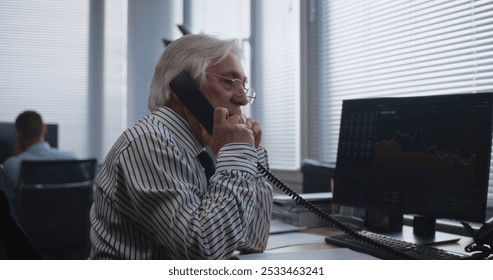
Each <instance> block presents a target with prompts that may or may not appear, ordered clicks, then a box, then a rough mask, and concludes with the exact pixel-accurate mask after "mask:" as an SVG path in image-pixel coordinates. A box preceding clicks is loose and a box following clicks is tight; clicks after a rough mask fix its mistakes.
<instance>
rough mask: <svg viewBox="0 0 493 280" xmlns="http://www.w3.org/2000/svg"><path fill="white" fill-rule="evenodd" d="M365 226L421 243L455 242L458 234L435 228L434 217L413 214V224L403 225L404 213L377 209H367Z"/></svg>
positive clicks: (371, 229) (458, 237) (457, 239)
mask: <svg viewBox="0 0 493 280" xmlns="http://www.w3.org/2000/svg"><path fill="white" fill-rule="evenodd" d="M365 213H366V214H365V227H366V228H367V229H368V230H369V231H374V232H378V233H380V234H384V235H388V236H391V237H393V238H397V239H400V240H404V241H406V242H410V243H414V244H423V245H437V244H444V243H456V242H457V241H459V240H460V236H458V235H455V234H450V233H445V232H439V231H436V230H435V225H436V219H434V218H428V217H423V216H415V217H414V220H413V226H412V227H410V226H404V225H403V224H404V215H403V214H400V213H391V212H385V211H379V210H372V209H367V210H366V212H365Z"/></svg>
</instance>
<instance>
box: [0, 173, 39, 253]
mask: <svg viewBox="0 0 493 280" xmlns="http://www.w3.org/2000/svg"><path fill="white" fill-rule="evenodd" d="M0 225H2V227H1V228H0V259H1V260H39V259H42V257H41V255H40V254H39V252H38V251H37V250H36V248H35V247H34V245H33V244H32V242H31V240H30V239H29V237H27V234H26V233H25V232H24V229H23V228H22V227H21V226H20V224H19V222H18V220H17V217H16V216H15V212H14V210H13V207H12V201H11V196H10V195H9V192H8V188H7V177H6V176H5V171H4V170H3V168H2V167H1V166H0Z"/></svg>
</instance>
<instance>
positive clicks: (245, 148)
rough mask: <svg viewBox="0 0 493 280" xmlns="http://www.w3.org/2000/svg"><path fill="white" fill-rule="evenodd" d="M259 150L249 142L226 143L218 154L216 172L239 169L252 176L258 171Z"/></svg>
mask: <svg viewBox="0 0 493 280" xmlns="http://www.w3.org/2000/svg"><path fill="white" fill-rule="evenodd" d="M257 160H258V156H257V151H256V150H255V149H254V148H253V147H252V146H251V145H249V144H243V143H232V144H227V145H224V146H223V147H222V148H221V150H219V153H218V155H217V165H216V172H223V171H226V172H228V171H231V170H239V171H242V172H247V173H248V174H250V175H251V176H252V177H253V176H255V173H256V171H257Z"/></svg>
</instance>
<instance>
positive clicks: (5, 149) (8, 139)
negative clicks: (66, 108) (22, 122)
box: [0, 122, 58, 163]
mask: <svg viewBox="0 0 493 280" xmlns="http://www.w3.org/2000/svg"><path fill="white" fill-rule="evenodd" d="M47 126H48V131H47V132H46V134H45V141H46V142H48V143H49V144H50V146H52V147H54V148H58V124H47ZM17 143H19V141H18V140H17V131H16V129H15V123H9V122H0V163H3V162H4V161H5V160H6V159H7V158H8V157H10V156H11V155H12V150H13V148H14V146H15V144H17Z"/></svg>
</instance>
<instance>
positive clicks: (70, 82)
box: [0, 0, 89, 156]
mask: <svg viewBox="0 0 493 280" xmlns="http://www.w3.org/2000/svg"><path fill="white" fill-rule="evenodd" d="M88 4H89V3H88V1H54V0H47V1H33V0H27V1H15V0H5V1H2V3H1V9H0V65H1V66H0V108H1V109H0V121H4V122H14V121H15V118H16V117H17V115H18V114H19V113H21V112H22V111H24V110H28V109H29V110H36V111H38V112H39V113H41V115H42V116H43V118H44V121H45V122H47V123H57V124H59V127H58V133H59V139H58V145H59V147H60V148H61V149H63V150H70V151H72V152H75V153H76V154H78V155H81V156H83V155H84V154H85V152H86V146H87V145H86V133H87V121H86V120H87V118H86V117H85V116H86V112H87V66H88V47H87V46H88V26H89V25H88V19H89V16H88V12H89V6H88Z"/></svg>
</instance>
